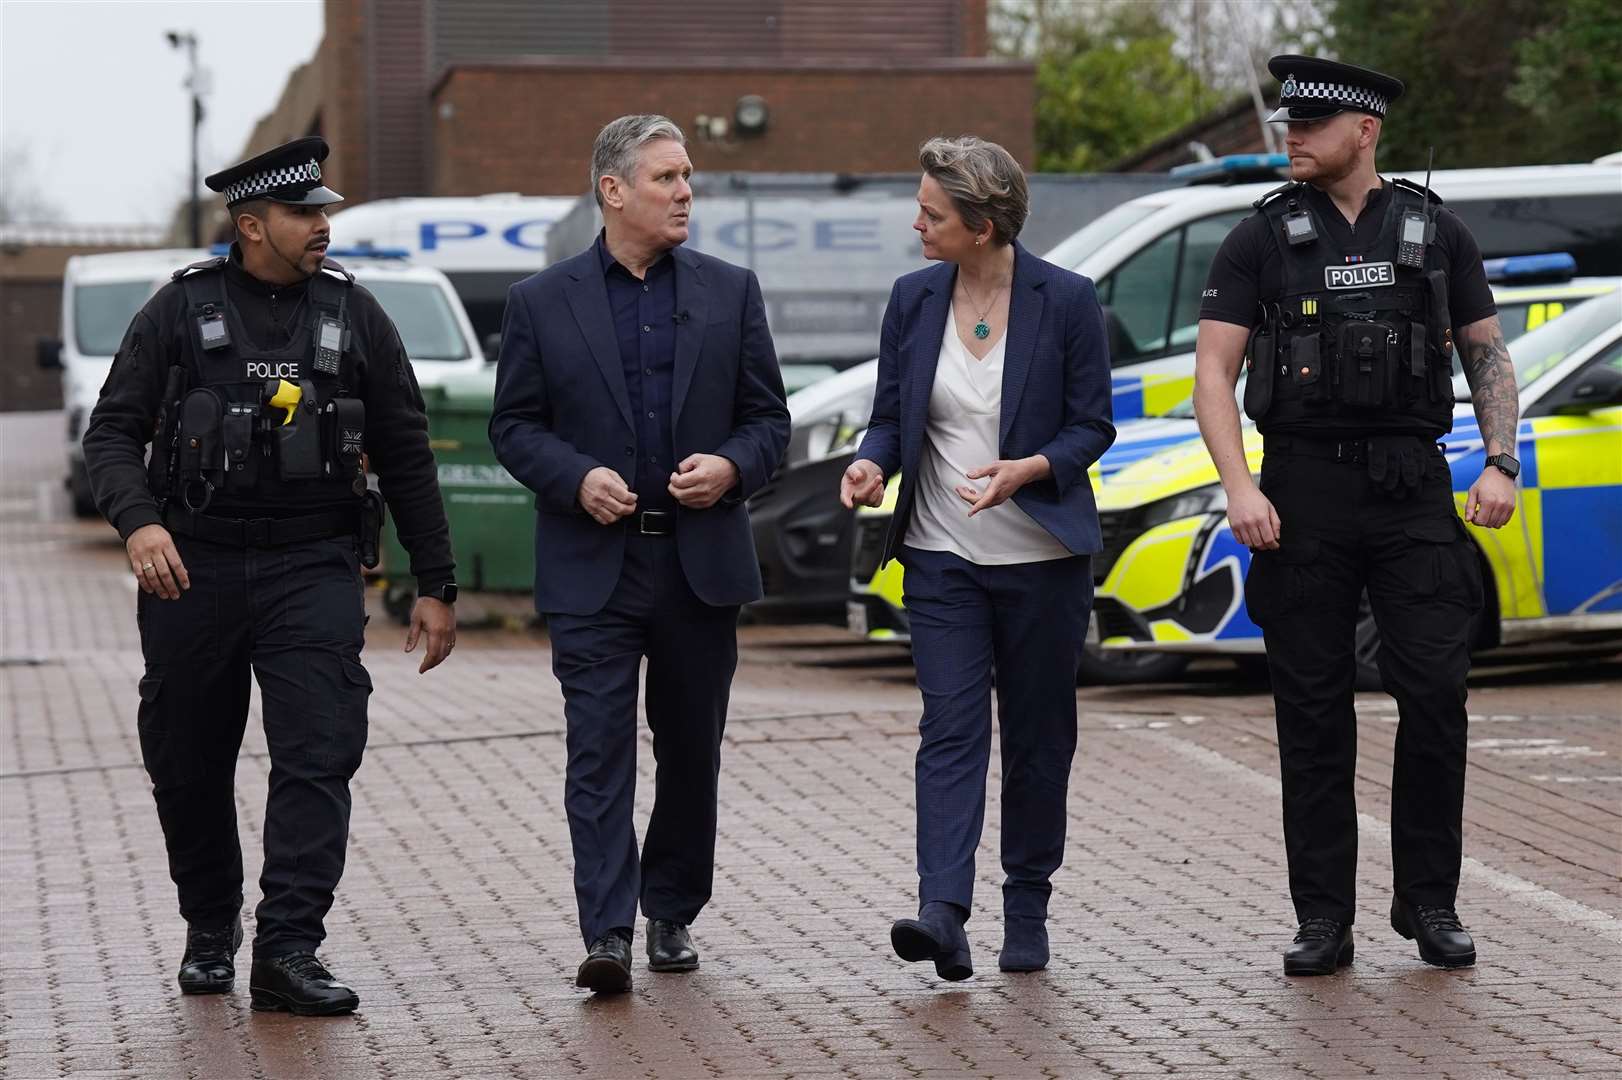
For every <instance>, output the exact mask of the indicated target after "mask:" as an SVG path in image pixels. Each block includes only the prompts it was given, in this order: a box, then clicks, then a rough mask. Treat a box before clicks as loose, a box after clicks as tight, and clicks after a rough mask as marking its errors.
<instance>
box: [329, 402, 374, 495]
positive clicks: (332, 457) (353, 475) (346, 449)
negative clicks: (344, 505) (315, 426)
mask: <svg viewBox="0 0 1622 1080" xmlns="http://www.w3.org/2000/svg"><path fill="white" fill-rule="evenodd" d="M325 419H326V425H327V454H328V461H329V462H330V463H331V468H332V475H333V476H334V477H335V478H338V479H345V478H349V479H351V480H352V481H353V482H354V484H355V494H357V495H359V494H361V493H362V492H364V491H365V490H366V473H365V470H363V469H362V468H361V464H360V459H361V455H362V454H363V453H365V451H366V402H364V401H362V400H361V399H360V398H354V397H339V398H333V399H332V400H331V401H329V402H327V406H326V418H325Z"/></svg>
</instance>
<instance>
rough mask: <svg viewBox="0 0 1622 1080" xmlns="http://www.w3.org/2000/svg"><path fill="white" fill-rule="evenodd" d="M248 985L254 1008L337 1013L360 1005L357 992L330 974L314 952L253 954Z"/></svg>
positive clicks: (256, 1009) (351, 1010)
mask: <svg viewBox="0 0 1622 1080" xmlns="http://www.w3.org/2000/svg"><path fill="white" fill-rule="evenodd" d="M248 989H249V991H250V992H251V993H252V995H253V997H252V1004H253V1008H254V1011H255V1012H290V1013H293V1014H294V1015H295V1016H337V1015H338V1014H339V1013H348V1012H354V1011H355V1008H356V1007H357V1006H358V1005H360V995H359V994H357V993H355V991H353V990H351V989H350V988H349V987H347V986H345V985H344V984H343V983H341V982H339V981H338V980H337V979H335V978H333V977H332V972H330V971H328V970H327V968H326V965H325V964H323V963H321V961H319V960H317V959H316V958H315V953H307V952H305V953H292V954H290V955H287V956H256V957H254V960H253V974H252V975H251V976H249V979H248Z"/></svg>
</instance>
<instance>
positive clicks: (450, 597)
mask: <svg viewBox="0 0 1622 1080" xmlns="http://www.w3.org/2000/svg"><path fill="white" fill-rule="evenodd" d="M422 595H424V596H429V597H432V598H433V599H435V600H439V601H442V602H444V603H447V604H454V603H456V582H454V581H447V582H445V584H443V585H435V586H434V587H433V588H431V589H424V590H423V593H422Z"/></svg>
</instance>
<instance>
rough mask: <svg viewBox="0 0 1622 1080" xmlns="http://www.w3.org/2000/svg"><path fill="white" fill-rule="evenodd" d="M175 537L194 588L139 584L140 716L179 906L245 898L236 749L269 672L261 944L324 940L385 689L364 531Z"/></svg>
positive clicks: (300, 945) (306, 946) (277, 946)
mask: <svg viewBox="0 0 1622 1080" xmlns="http://www.w3.org/2000/svg"><path fill="white" fill-rule="evenodd" d="M175 547H176V548H177V549H178V550H179V552H180V557H181V559H182V560H183V561H184V562H185V564H186V570H187V572H188V573H189V574H190V575H191V588H190V589H188V590H186V591H185V592H183V593H181V594H180V598H179V599H178V600H162V599H159V598H158V597H156V596H151V595H148V594H146V593H141V594H139V595H138V597H137V605H136V619H137V621H138V622H139V624H140V629H141V650H142V652H143V653H144V654H145V657H146V673H145V674H144V675H143V676H142V678H141V685H140V693H141V703H140V707H139V711H138V714H137V716H138V720H137V723H138V725H139V729H140V738H141V757H142V760H143V762H144V763H145V765H146V770H147V775H149V776H150V777H151V778H152V794H153V796H154V797H155V798H156V800H157V804H158V820H159V822H160V823H161V824H162V826H163V839H164V843H165V845H166V846H167V848H168V850H169V876H170V877H172V878H173V879H174V882H175V886H176V887H177V889H178V890H179V893H180V913H181V915H182V916H184V917H185V919H186V921H187V922H188V923H191V924H193V925H195V926H200V927H218V926H224V925H226V924H227V923H229V922H231V921H233V920H235V919H236V918H237V915H238V912H239V911H240V910H241V908H242V848H241V846H240V844H239V843H238V842H237V804H236V770H237V752H238V751H239V750H240V749H241V747H242V735H243V732H244V730H245V728H246V726H247V722H248V690H249V686H248V680H249V678H250V677H251V676H257V677H258V680H259V692H260V697H261V701H262V704H263V707H264V723H265V742H266V744H267V745H268V747H269V749H270V793H269V796H268V797H267V799H266V802H265V862H264V869H263V870H262V871H261V873H260V876H259V888H260V891H261V892H262V893H263V895H264V898H263V899H262V900H261V901H260V902H259V908H258V911H257V913H256V925H257V931H256V934H255V936H254V942H253V953H254V955H255V956H281V955H285V954H287V953H295V952H314V951H315V950H316V949H317V948H319V947H320V945H321V942H322V940H323V939H324V938H325V936H326V929H325V919H326V915H327V912H328V910H329V909H331V907H332V900H333V893H334V891H335V890H336V889H337V888H338V880H339V878H341V877H342V876H343V871H344V850H345V848H346V847H347V845H348V842H349V808H350V798H349V781H350V778H351V777H353V776H354V775H355V771H356V770H357V769H359V768H360V761H361V755H362V753H363V751H364V750H365V747H366V705H367V699H368V698H369V697H370V695H371V692H372V680H371V677H370V676H369V675H368V674H367V673H366V669H365V668H364V667H363V666H361V661H360V653H361V647H362V645H364V644H365V638H364V626H365V623H366V607H365V599H364V593H363V588H364V587H363V585H362V582H361V576H360V561H359V557H358V556H357V555H356V554H355V540H354V538H353V537H341V538H337V539H333V540H310V541H306V542H304V543H298V544H289V545H287V546H285V547H279V548H269V549H261V548H239V547H225V546H222V545H219V544H211V543H207V542H205V541H202V540H196V539H193V538H192V537H189V536H179V535H177V536H176V537H175Z"/></svg>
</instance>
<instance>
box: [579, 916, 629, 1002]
mask: <svg viewBox="0 0 1622 1080" xmlns="http://www.w3.org/2000/svg"><path fill="white" fill-rule="evenodd" d="M574 984H575V985H576V986H583V987H585V988H586V989H587V990H590V991H591V992H592V993H594V994H623V993H625V992H626V991H627V990H629V989H630V988H631V931H630V930H629V929H624V930H610V931H608V933H606V934H604V935H603V936H601V937H599V938H598V939H597V940H596V941H593V942H592V943H591V948H590V949H588V950H586V958H585V959H584V960H582V961H581V962H580V970H579V971H578V972H576V973H575V978H574Z"/></svg>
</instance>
